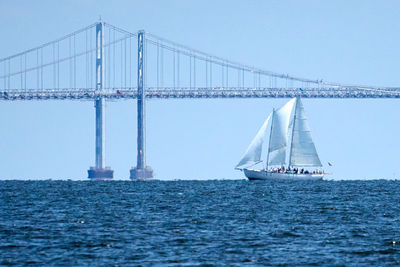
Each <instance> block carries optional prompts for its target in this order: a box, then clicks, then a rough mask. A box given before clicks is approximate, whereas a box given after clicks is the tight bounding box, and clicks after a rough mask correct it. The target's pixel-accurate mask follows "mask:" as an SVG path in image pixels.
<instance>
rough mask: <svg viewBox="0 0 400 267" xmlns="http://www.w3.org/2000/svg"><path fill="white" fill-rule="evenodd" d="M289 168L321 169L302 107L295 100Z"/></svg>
mask: <svg viewBox="0 0 400 267" xmlns="http://www.w3.org/2000/svg"><path fill="white" fill-rule="evenodd" d="M289 166H304V167H321V166H322V164H321V161H320V160H319V157H318V154H317V151H316V149H315V145H314V142H313V140H312V138H311V132H310V128H309V126H308V123H307V119H306V116H305V114H304V107H303V104H302V103H301V100H300V98H297V103H296V110H295V115H294V121H293V131H292V147H291V150H290V160H289Z"/></svg>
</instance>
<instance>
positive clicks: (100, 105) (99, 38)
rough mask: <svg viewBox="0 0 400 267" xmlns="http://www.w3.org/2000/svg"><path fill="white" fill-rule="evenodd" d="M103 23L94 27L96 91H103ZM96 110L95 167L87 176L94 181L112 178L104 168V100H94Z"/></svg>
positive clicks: (101, 98)
mask: <svg viewBox="0 0 400 267" xmlns="http://www.w3.org/2000/svg"><path fill="white" fill-rule="evenodd" d="M103 67H104V23H103V22H99V23H97V25H96V90H97V91H102V90H104V68H103ZM94 104H95V109H96V158H95V166H94V167H90V169H89V170H88V175H89V178H90V179H94V180H109V179H112V178H113V175H114V171H113V170H112V169H111V168H110V167H106V166H105V165H106V157H105V154H106V153H105V145H106V132H105V111H106V110H105V104H106V103H105V99H104V98H103V97H100V98H98V99H96V100H95V103H94Z"/></svg>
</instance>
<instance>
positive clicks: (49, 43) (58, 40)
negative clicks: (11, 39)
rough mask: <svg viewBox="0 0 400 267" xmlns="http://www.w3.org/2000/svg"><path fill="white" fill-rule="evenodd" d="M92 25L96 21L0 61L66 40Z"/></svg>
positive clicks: (94, 24)
mask: <svg viewBox="0 0 400 267" xmlns="http://www.w3.org/2000/svg"><path fill="white" fill-rule="evenodd" d="M94 26H96V23H93V24H91V25H89V26H87V27H85V28H82V29H80V30H77V31H75V32H73V33H70V34H68V35H65V36H63V37H61V38H58V39H56V40H54V41H51V42H47V43H45V44H42V45H40V46H37V47H34V48H31V49H28V50H25V51H23V52H20V53H17V54H14V55H11V56H8V57H5V58H2V59H0V62H2V61H6V60H9V59H12V58H15V57H18V56H21V55H23V54H26V53H30V52H34V51H36V50H38V49H41V48H44V47H46V46H49V45H51V44H53V43H57V42H60V41H63V40H66V39H68V38H69V37H71V36H73V35H74V34H78V33H81V32H83V31H85V30H87V29H90V28H92V27H94Z"/></svg>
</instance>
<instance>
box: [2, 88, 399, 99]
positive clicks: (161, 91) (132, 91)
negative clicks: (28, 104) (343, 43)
mask: <svg viewBox="0 0 400 267" xmlns="http://www.w3.org/2000/svg"><path fill="white" fill-rule="evenodd" d="M296 96H300V97H303V98H400V88H382V89H379V88H376V89H361V88H352V87H347V88H307V89H303V88H289V89H288V88H222V87H214V88H195V89H193V88H192V89H190V88H183V89H182V88H179V89H174V88H146V97H147V98H149V99H152V98H158V99H168V98H178V99H179V98H291V97H296ZM101 97H103V98H105V99H110V100H122V99H136V98H137V91H136V88H128V89H106V90H103V91H96V90H94V89H55V90H53V89H43V90H0V101H16V100H95V99H99V98H101Z"/></svg>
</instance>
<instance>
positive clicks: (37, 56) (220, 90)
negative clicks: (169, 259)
mask: <svg viewBox="0 0 400 267" xmlns="http://www.w3.org/2000/svg"><path fill="white" fill-rule="evenodd" d="M295 96H300V97H303V98H400V88H399V87H375V86H363V85H348V84H340V83H334V82H327V81H324V80H322V79H315V80H313V79H306V78H301V77H295V76H291V75H289V74H282V73H276V72H272V71H267V70H263V69H260V68H256V67H252V66H250V65H246V64H241V63H238V62H234V61H231V60H228V59H224V58H221V57H218V56H214V55H211V54H208V53H205V52H202V51H198V50H196V49H193V48H190V47H187V46H184V45H181V44H178V43H175V42H173V41H170V40H167V39H164V38H161V37H159V36H157V35H154V34H151V33H148V32H145V31H138V32H129V31H127V30H124V29H121V28H118V27H116V26H113V25H111V24H108V23H105V22H101V21H100V22H96V23H94V24H92V25H89V26H87V27H85V28H83V29H80V30H78V31H75V32H73V33H71V34H68V35H65V36H63V37H61V38H59V39H57V40H54V41H51V42H48V43H45V44H43V45H40V46H37V47H35V48H32V49H29V50H26V51H24V52H21V53H18V54H15V55H11V56H7V57H4V58H2V59H0V100H1V101H18V100H88V101H94V103H95V116H96V120H95V121H96V125H95V127H96V139H95V140H96V141H95V165H94V166H93V167H90V168H89V170H88V177H89V178H90V179H112V178H113V170H112V169H111V168H110V167H106V163H105V155H106V154H105V141H106V138H105V101H106V100H122V99H136V100H137V111H138V113H137V114H138V117H137V130H138V133H137V165H136V167H135V168H132V169H131V170H130V178H131V179H139V180H141V179H149V178H152V177H153V170H152V169H151V168H150V167H149V166H147V165H146V157H145V156H146V154H145V102H146V99H152V98H159V99H168V98H286V97H295Z"/></svg>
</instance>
